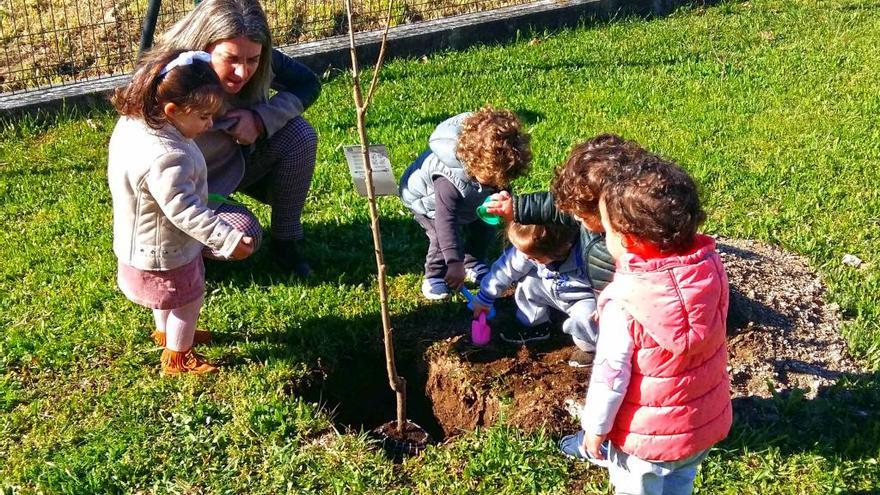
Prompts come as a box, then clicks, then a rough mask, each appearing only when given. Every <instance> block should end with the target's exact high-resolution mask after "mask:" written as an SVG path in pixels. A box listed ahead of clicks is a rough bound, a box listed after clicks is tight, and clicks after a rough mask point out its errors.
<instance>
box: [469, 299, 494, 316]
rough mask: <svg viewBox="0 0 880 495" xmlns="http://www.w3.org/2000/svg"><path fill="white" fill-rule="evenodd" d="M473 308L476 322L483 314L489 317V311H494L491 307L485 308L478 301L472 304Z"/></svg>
mask: <svg viewBox="0 0 880 495" xmlns="http://www.w3.org/2000/svg"><path fill="white" fill-rule="evenodd" d="M471 306H473V307H474V319H475V320H476V319H477V318H479V317H480V314H481V313H486V314H487V315H488V314H489V311H490V310H491V309H492V307H491V306H484V305H482V304H480V303H479V302H478V301H476V300H475V301H473V302H472V303H471Z"/></svg>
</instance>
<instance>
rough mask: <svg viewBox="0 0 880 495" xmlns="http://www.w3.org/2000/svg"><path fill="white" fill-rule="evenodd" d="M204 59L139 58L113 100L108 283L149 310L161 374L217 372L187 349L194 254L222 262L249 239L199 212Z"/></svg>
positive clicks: (203, 199) (206, 77) (212, 99)
mask: <svg viewBox="0 0 880 495" xmlns="http://www.w3.org/2000/svg"><path fill="white" fill-rule="evenodd" d="M210 60H211V57H210V55H208V54H207V53H205V52H180V51H173V52H164V53H162V52H160V53H150V54H147V55H146V56H145V61H144V62H143V63H142V64H141V66H140V68H139V69H138V70H137V72H135V74H134V77H133V78H132V80H131V82H130V83H129V84H128V85H127V86H126V87H124V88H121V89H118V90H117V91H116V93H115V95H114V97H113V104H114V105H115V106H116V109H117V110H118V111H119V113H120V115H122V117H121V118H120V119H119V121H118V122H117V124H116V128H115V129H114V130H113V135H112V137H111V138H110V153H109V158H108V167H107V179H108V182H109V184H110V193H111V195H112V196H113V251H114V253H115V254H116V257H117V258H118V260H119V265H118V266H119V271H118V283H119V288H120V289H121V290H122V292H123V293H124V294H125V296H126V297H128V299H129V300H131V301H132V302H135V303H137V304H140V305H142V306H145V307H148V308H151V309H152V310H153V317H154V320H155V323H156V332H155V333H154V334H153V338H154V339H155V340H156V341H157V342H158V343H159V344H160V345H162V346H163V347H164V348H165V349H164V351H163V352H162V359H161V361H162V372H163V373H164V374H166V375H175V374H179V373H196V374H200V373H210V372H215V371H217V369H216V368H215V367H214V366H212V365H211V364H210V363H208V362H206V361H205V360H204V358H202V357H201V356H199V355H198V354H196V353H194V352H193V351H192V346H193V344H194V343H197V342H194V340H198V341H199V342H206V341H208V340H210V333H208V332H206V331H198V335H197V332H196V322H197V321H198V317H199V312H200V310H201V307H202V303H203V301H204V294H205V267H204V263H203V261H202V249H203V247H204V246H207V247H208V248H210V249H212V250H215V251H217V252H220V253H221V254H222V255H223V256H226V257H228V258H230V259H243V258H246V257H248V256H250V254H251V253H252V252H253V241H252V239H251V238H250V237H247V236H245V235H244V233H242V232H240V231H238V230H236V229H234V228H233V227H232V226H230V225H229V224H227V223H226V222H224V221H223V220H221V219H220V217H218V216H217V215H216V214H215V213H214V211H213V210H211V209H210V208H208V182H207V169H206V168H205V159H204V157H203V156H202V153H201V151H199V148H198V147H197V146H196V145H195V143H194V142H193V138H195V137H196V136H198V135H199V134H201V133H202V132H204V131H205V130H207V129H209V128H210V127H211V126H212V123H213V122H212V116H213V115H214V113H215V112H216V111H217V110H218V109H219V108H220V105H221V102H222V101H223V97H224V96H223V88H222V87H221V85H220V81H219V79H218V78H217V75H216V74H215V73H214V70H213V69H212V68H211V65H210ZM196 337H198V338H196Z"/></svg>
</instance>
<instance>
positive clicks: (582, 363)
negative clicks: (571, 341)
mask: <svg viewBox="0 0 880 495" xmlns="http://www.w3.org/2000/svg"><path fill="white" fill-rule="evenodd" d="M595 357H596V353H595V352H587V351H584V350H581V349H578V348H575V349H574V350H573V351H571V356H569V357H568V365H569V366H571V367H572V368H588V367H590V366H592V365H593V359H595Z"/></svg>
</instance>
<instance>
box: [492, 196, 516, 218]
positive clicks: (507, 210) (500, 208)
mask: <svg viewBox="0 0 880 495" xmlns="http://www.w3.org/2000/svg"><path fill="white" fill-rule="evenodd" d="M489 199H490V200H491V201H489V202H487V203H486V211H487V212H489V213H491V214H493V215H498V216H499V217H501V218H503V219H504V220H505V221H507V222H512V221H513V198H512V197H511V196H510V193H509V192H507V191H501V192H498V193H495V194H493V195H491V196H489Z"/></svg>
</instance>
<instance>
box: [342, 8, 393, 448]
mask: <svg viewBox="0 0 880 495" xmlns="http://www.w3.org/2000/svg"><path fill="white" fill-rule="evenodd" d="M393 3H394V2H393V0H389V1H388V13H387V15H386V17H385V29H384V31H383V32H382V41H381V44H380V46H379V56H378V58H377V60H376V65H375V66H374V67H373V77H372V79H371V80H370V87H369V89H368V90H367V94H366V98H365V97H364V94H363V91H362V89H361V80H360V70H359V68H358V59H357V45H356V43H355V36H354V22H353V12H352V5H351V0H345V10H346V14H347V15H348V37H349V44H350V51H351V81H352V83H351V84H352V95H353V97H354V105H355V113H356V115H357V130H358V137H359V139H360V144H361V156H362V159H363V163H364V175H365V181H366V186H367V187H366V189H367V202H368V203H369V210H370V230H371V231H372V233H373V250H374V252H375V255H376V272H377V276H378V279H379V306H380V312H381V314H382V337H383V341H384V344H385V364H386V369H387V371H388V384H389V386H390V387H391V390H393V391H394V393H395V394H396V398H397V433H398V434H399V435H400V436H403V434H404V425H405V424H406V380H405V379H404V378H403V377H402V376H400V375H398V374H397V363H396V360H395V357H394V329H393V328H392V327H391V316H390V315H389V312H388V289H387V285H386V282H385V274H386V268H385V256H384V253H383V251H382V234H381V231H380V229H379V209H378V208H377V206H376V190H375V187H374V186H373V168H372V166H371V164H370V151H369V144H370V141H369V138H368V137H367V126H366V117H367V110H368V109H369V107H370V103H371V102H372V101H373V95H374V94H375V91H376V86H377V85H378V83H379V71H380V70H381V68H382V62H383V61H384V59H385V45H386V43H387V40H388V28H389V27H390V26H391V8H392V5H393Z"/></svg>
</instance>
